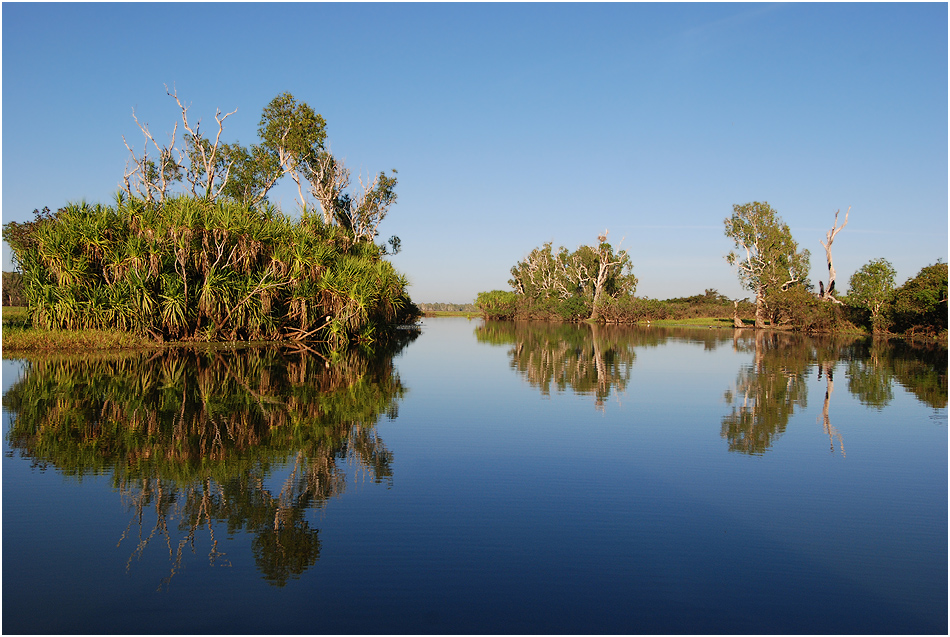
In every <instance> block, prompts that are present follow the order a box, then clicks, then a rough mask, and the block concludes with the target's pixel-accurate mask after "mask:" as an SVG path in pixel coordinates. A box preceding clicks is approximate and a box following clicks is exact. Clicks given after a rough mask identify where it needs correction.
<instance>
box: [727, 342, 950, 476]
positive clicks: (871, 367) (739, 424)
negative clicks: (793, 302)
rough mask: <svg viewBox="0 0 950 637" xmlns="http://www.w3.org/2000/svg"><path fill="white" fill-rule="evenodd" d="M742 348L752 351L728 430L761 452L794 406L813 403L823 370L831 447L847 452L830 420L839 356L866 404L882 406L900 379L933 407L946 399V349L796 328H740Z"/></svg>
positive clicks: (730, 399)
mask: <svg viewBox="0 0 950 637" xmlns="http://www.w3.org/2000/svg"><path fill="white" fill-rule="evenodd" d="M733 343H734V345H733V346H734V348H735V349H736V351H748V352H752V353H753V362H752V364H750V365H747V366H744V367H743V368H742V369H741V370H740V371H739V374H738V375H737V377H736V381H735V383H734V385H733V387H732V388H730V389H729V390H727V391H726V393H725V400H726V402H727V403H728V404H729V405H730V406H731V409H732V411H731V412H730V413H729V414H727V415H726V416H725V417H724V418H723V419H722V437H723V438H725V439H726V440H727V441H728V443H729V450H730V451H738V452H742V453H748V454H757V455H758V454H762V453H764V452H765V451H767V450H768V449H769V448H770V447H771V446H772V444H773V442H774V441H775V440H777V439H778V438H779V437H780V436H781V435H782V433H784V431H785V429H786V427H787V425H788V422H789V419H790V418H791V416H792V415H793V413H794V412H795V410H796V409H804V408H805V407H807V404H808V388H807V384H806V381H807V378H808V375H809V373H810V372H811V370H812V369H813V368H814V369H816V370H817V379H818V380H821V379H822V378H824V380H825V396H824V402H823V404H822V413H821V416H819V421H820V422H821V423H822V426H823V428H824V431H825V433H826V434H827V435H828V440H829V445H830V450H831V452H832V453H834V451H835V446H836V441H837V447H838V449H839V450H840V451H841V454H842V457H844V456H845V450H844V440H843V437H842V435H841V432H840V431H838V429H837V428H836V427H834V425H832V422H831V420H832V417H831V397H832V393H833V392H834V376H835V371H836V369H837V366H838V363H839V362H841V363H843V364H844V367H845V372H846V375H847V378H848V391H849V392H851V393H852V394H853V395H854V396H855V397H856V398H858V400H859V401H860V402H861V403H862V404H864V405H867V406H871V407H877V408H882V407H884V406H885V405H887V404H888V403H889V402H890V401H891V400H892V399H893V396H894V393H893V389H892V386H893V382H894V381H895V380H896V381H897V382H898V383H900V384H901V385H902V386H904V387H905V388H906V389H907V390H908V391H909V392H911V393H913V394H914V395H915V396H917V398H918V399H919V400H920V401H921V402H924V403H925V404H928V405H930V406H932V407H934V408H942V407H945V406H946V405H947V374H946V369H947V349H946V348H945V347H941V346H919V345H917V346H914V345H909V344H907V343H905V342H904V341H893V342H887V341H884V340H882V339H880V338H876V337H875V338H864V337H856V336H847V335H834V336H830V335H818V336H804V335H801V334H796V333H786V332H770V331H762V330H758V331H755V332H751V331H745V330H737V331H736V332H735V335H734V340H733Z"/></svg>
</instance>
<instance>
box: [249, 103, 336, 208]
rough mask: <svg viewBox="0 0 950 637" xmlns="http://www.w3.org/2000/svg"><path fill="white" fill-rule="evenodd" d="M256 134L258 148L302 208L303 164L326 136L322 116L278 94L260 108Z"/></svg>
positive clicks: (313, 158) (311, 159)
mask: <svg viewBox="0 0 950 637" xmlns="http://www.w3.org/2000/svg"><path fill="white" fill-rule="evenodd" d="M257 133H258V135H259V136H260V138H261V146H262V147H263V148H264V149H265V150H266V152H267V153H270V154H271V158H272V160H273V158H276V160H277V163H278V164H279V165H280V167H281V169H282V170H283V174H290V176H291V178H292V179H293V180H294V183H296V184H297V193H298V195H299V196H300V204H301V205H302V206H306V201H305V199H304V196H303V187H302V185H301V178H302V173H303V172H304V171H305V169H306V167H307V165H308V164H311V163H313V162H315V161H316V157H317V156H318V155H319V154H320V152H321V151H323V150H324V148H323V145H324V142H325V141H326V138H327V134H326V122H325V121H324V119H323V117H322V116H321V115H320V114H318V113H316V112H314V110H313V109H312V108H311V107H310V106H309V105H308V104H306V103H305V102H301V103H299V104H298V103H297V100H296V99H295V98H294V96H293V95H291V94H290V93H281V94H280V95H278V96H277V97H275V98H274V99H272V100H271V101H270V103H268V104H267V106H265V107H264V110H263V112H262V113H261V121H260V125H259V126H258V129H257Z"/></svg>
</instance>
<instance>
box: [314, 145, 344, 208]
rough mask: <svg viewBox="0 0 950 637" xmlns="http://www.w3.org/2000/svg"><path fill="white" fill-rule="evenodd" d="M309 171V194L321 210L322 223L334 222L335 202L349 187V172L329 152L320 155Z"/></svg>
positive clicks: (341, 162)
mask: <svg viewBox="0 0 950 637" xmlns="http://www.w3.org/2000/svg"><path fill="white" fill-rule="evenodd" d="M307 168H308V170H309V173H310V174H309V176H308V181H309V182H310V194H312V195H313V196H314V198H315V199H316V200H317V202H318V203H319V204H320V208H321V209H322V210H323V222H324V223H326V224H327V225H330V224H332V223H333V222H334V213H335V212H336V204H337V200H338V199H339V198H340V197H341V196H342V195H343V192H344V191H345V190H346V189H347V188H348V187H349V185H350V171H349V169H348V168H347V167H346V166H345V165H344V164H343V161H342V160H339V159H337V158H335V157H334V156H333V155H332V154H331V153H330V152H329V151H328V152H326V153H323V154H322V155H320V156H319V157H318V158H317V160H316V162H314V165H312V166H308V167H307Z"/></svg>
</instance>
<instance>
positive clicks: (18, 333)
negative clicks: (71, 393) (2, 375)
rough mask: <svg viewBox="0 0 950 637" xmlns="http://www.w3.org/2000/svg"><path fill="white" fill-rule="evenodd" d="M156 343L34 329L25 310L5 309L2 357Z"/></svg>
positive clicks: (119, 334)
mask: <svg viewBox="0 0 950 637" xmlns="http://www.w3.org/2000/svg"><path fill="white" fill-rule="evenodd" d="M155 345H156V343H155V342H154V341H151V340H149V339H147V338H144V337H140V336H136V335H134V334H131V333H129V332H125V331H123V330H91V329H87V330H44V329H37V328H35V327H31V326H30V324H29V319H28V318H27V315H26V308H25V307H10V306H5V307H4V308H3V355H4V356H5V357H6V356H7V355H8V354H10V353H13V352H17V351H25V350H61V351H75V352H86V351H90V350H113V349H132V348H138V347H154V346H155Z"/></svg>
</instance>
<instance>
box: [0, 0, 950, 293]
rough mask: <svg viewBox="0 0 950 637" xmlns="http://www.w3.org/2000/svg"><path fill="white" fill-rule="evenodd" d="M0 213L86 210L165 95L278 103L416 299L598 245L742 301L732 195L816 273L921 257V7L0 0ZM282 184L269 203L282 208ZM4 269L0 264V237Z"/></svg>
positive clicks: (166, 119)
mask: <svg viewBox="0 0 950 637" xmlns="http://www.w3.org/2000/svg"><path fill="white" fill-rule="evenodd" d="M2 17H3V22H2V24H3V77H2V82H3V98H4V99H3V102H2V107H3V122H2V123H3V131H2V132H3V135H2V154H3V159H4V160H5V161H3V163H2V170H3V173H2V186H3V190H2V216H3V221H4V223H6V222H8V221H25V220H28V219H29V218H31V214H30V213H31V211H32V210H33V209H34V208H42V207H43V206H49V207H50V208H52V209H55V208H57V207H60V206H62V205H64V204H65V203H66V202H68V201H79V200H82V199H85V200H87V201H90V202H95V201H102V202H108V201H111V199H112V196H113V194H114V193H115V192H116V190H117V188H118V184H119V182H120V180H121V178H122V174H123V170H124V168H125V163H126V158H127V151H126V149H125V147H124V145H123V142H122V135H125V136H126V139H128V140H129V142H130V143H131V144H132V145H133V147H134V148H135V149H136V150H138V149H140V148H141V146H142V138H141V134H140V133H139V132H138V129H137V128H136V126H135V123H134V122H133V120H132V117H131V114H132V108H133V107H134V108H135V110H136V113H137V114H138V116H139V118H140V119H142V120H144V121H147V122H148V123H149V125H150V128H151V130H152V132H153V134H156V137H157V138H159V139H163V138H164V135H166V134H168V133H170V132H171V130H172V127H173V126H174V124H175V122H176V121H177V119H178V117H179V113H178V110H177V106H176V105H175V103H174V102H173V101H172V100H171V99H170V98H169V97H167V96H166V95H165V91H164V88H163V87H164V85H165V84H168V85H169V86H171V85H174V86H175V87H176V88H177V91H178V94H179V96H181V97H182V98H184V100H185V101H186V102H188V103H190V104H191V108H190V110H189V115H190V116H191V117H200V118H201V119H202V122H203V123H204V128H205V129H208V128H209V126H211V125H213V124H214V113H215V109H216V108H220V109H221V110H222V111H224V112H227V111H231V110H234V109H235V108H237V109H238V112H237V113H236V114H234V115H232V116H231V117H230V118H229V119H228V120H227V122H226V126H225V131H224V139H225V140H226V141H240V142H241V143H243V144H250V143H252V142H255V141H256V130H257V123H258V120H259V119H260V113H261V109H262V108H263V107H264V105H265V104H266V103H267V102H268V101H270V99H272V98H273V97H274V96H276V95H278V94H279V93H282V92H285V91H289V92H290V93H292V94H293V95H294V96H295V97H296V98H297V99H298V101H304V102H307V103H308V104H310V105H311V106H312V107H313V108H314V109H315V110H316V111H317V112H319V113H321V114H322V115H323V116H324V118H325V119H326V121H327V131H328V138H329V141H330V145H331V149H332V150H333V152H334V154H337V155H339V156H342V157H344V158H345V159H346V161H347V164H348V165H349V166H350V167H351V168H352V169H353V170H354V173H356V172H359V171H362V172H363V174H364V175H366V174H372V173H376V172H379V171H380V170H386V171H388V170H390V169H392V168H395V169H397V170H398V171H399V185H398V188H397V192H398V195H399V200H398V202H397V204H396V206H395V207H394V208H393V209H392V210H391V211H390V214H389V217H388V218H387V219H386V221H385V222H384V223H383V226H382V228H381V234H382V235H384V236H385V237H388V236H390V235H392V234H396V235H399V236H400V237H401V239H402V245H403V252H402V253H400V254H399V255H397V256H395V257H394V258H393V262H394V263H395V265H396V266H397V268H399V269H400V270H401V271H402V272H404V273H405V274H406V275H407V276H408V277H409V280H410V282H411V288H410V292H411V294H412V297H413V299H414V300H416V301H419V302H435V301H443V302H469V301H471V300H472V299H473V298H474V297H475V295H476V294H477V293H478V292H479V291H483V290H491V289H508V284H507V281H508V278H509V269H510V268H511V266H512V265H514V263H515V262H517V261H518V260H520V259H522V258H524V257H525V256H526V255H527V254H528V252H530V251H531V249H532V248H534V247H537V246H539V245H541V244H542V243H543V242H545V241H552V242H553V243H554V245H555V246H558V245H565V246H567V247H569V248H571V249H574V248H576V247H577V246H578V245H580V244H585V243H587V244H591V243H594V242H595V241H596V237H597V235H598V233H600V232H602V231H603V230H604V229H605V228H607V229H609V230H610V239H611V242H612V243H613V244H614V246H616V245H617V244H618V243H619V242H620V241H621V239H622V240H623V241H622V244H621V247H623V248H626V249H628V250H629V251H630V253H631V256H632V261H633V263H634V273H635V274H636V275H637V277H638V278H639V280H640V284H639V286H638V294H639V295H643V296H650V297H654V298H670V297H676V296H684V295H690V294H697V293H702V291H703V290H704V289H706V288H717V289H718V290H719V291H720V292H722V293H723V294H726V295H728V296H731V297H745V296H748V292H746V291H745V290H743V289H742V288H741V287H740V285H739V283H738V280H737V278H736V275H735V271H734V270H733V269H732V268H731V267H730V266H729V265H728V264H727V263H726V262H725V260H724V258H723V256H724V255H725V254H726V253H727V252H728V251H729V250H730V249H731V247H732V246H731V244H730V241H729V240H728V239H727V238H726V237H725V236H724V234H723V224H722V222H723V219H724V218H725V217H727V216H729V215H730V214H731V212H732V205H733V204H741V203H746V202H749V201H756V200H758V201H768V202H769V203H770V204H772V206H773V207H774V208H776V209H777V210H778V212H779V214H780V215H781V216H782V218H783V219H784V220H785V221H786V222H787V223H788V224H789V226H790V227H791V229H792V233H793V235H794V236H795V238H796V240H797V241H798V242H799V245H800V246H802V247H806V248H808V249H810V250H811V253H812V258H811V266H812V269H811V278H812V280H813V281H815V282H817V281H818V279H820V278H825V277H826V273H825V263H824V249H823V248H822V246H821V244H820V243H819V240H821V239H824V237H825V233H826V232H827V231H828V230H829V229H830V228H831V225H832V223H833V221H834V212H835V210H836V209H839V208H840V209H841V212H842V217H843V215H844V211H845V210H846V209H847V208H848V206H851V207H852V209H851V215H850V222H849V224H848V227H847V228H846V229H845V230H844V231H842V232H841V233H840V234H839V235H838V236H837V238H836V239H835V243H834V258H835V267H836V270H837V272H838V279H839V282H840V283H839V285H840V286H841V287H846V284H847V280H848V278H849V277H850V276H851V274H852V273H853V272H854V271H855V270H857V269H858V268H860V267H861V265H863V264H864V263H866V262H867V261H869V260H871V259H874V258H879V257H884V258H886V259H888V260H889V261H891V263H893V264H894V266H895V268H896V269H897V272H898V283H901V282H903V281H904V280H905V279H906V278H908V277H911V276H913V275H915V274H916V273H917V272H918V271H919V270H920V268H922V267H923V266H926V265H929V264H931V263H934V262H935V261H936V260H937V259H942V260H944V261H946V260H947V237H948V230H947V218H948V204H947V192H948V184H947V169H948V167H947V140H948V131H947V122H948V111H947V77H948V72H947V59H948V57H947V33H948V30H947V24H948V21H947V17H948V16H947V5H946V4H945V3H924V4H908V3H897V4H854V3H847V4H820V3H819V4H797V3H792V4H781V5H766V4H749V3H741V4H711V3H710V4H705V3H700V4H676V3H662V4H614V3H611V4H587V3H584V4H560V3H559V4H535V3H531V4H480V3H477V4H430V3H423V4H391V3H386V4H362V3H346V4H309V3H308V4H301V3H293V4H249V3H235V4H229V3H214V4H168V3H159V4H141V3H134V4H113V3H110V4H47V3H42V4H32V3H3V5H2ZM295 198H296V188H295V187H293V186H292V183H291V182H290V181H289V179H288V180H287V183H286V184H283V185H281V186H280V187H278V189H277V190H276V191H275V192H274V194H273V195H272V199H273V200H275V201H277V202H278V203H280V204H281V207H282V208H283V209H284V210H285V211H286V212H290V213H293V212H295V211H296V210H297V204H296V203H295ZM3 269H4V270H9V269H11V265H10V260H9V251H8V250H7V249H6V246H4V255H3Z"/></svg>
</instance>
